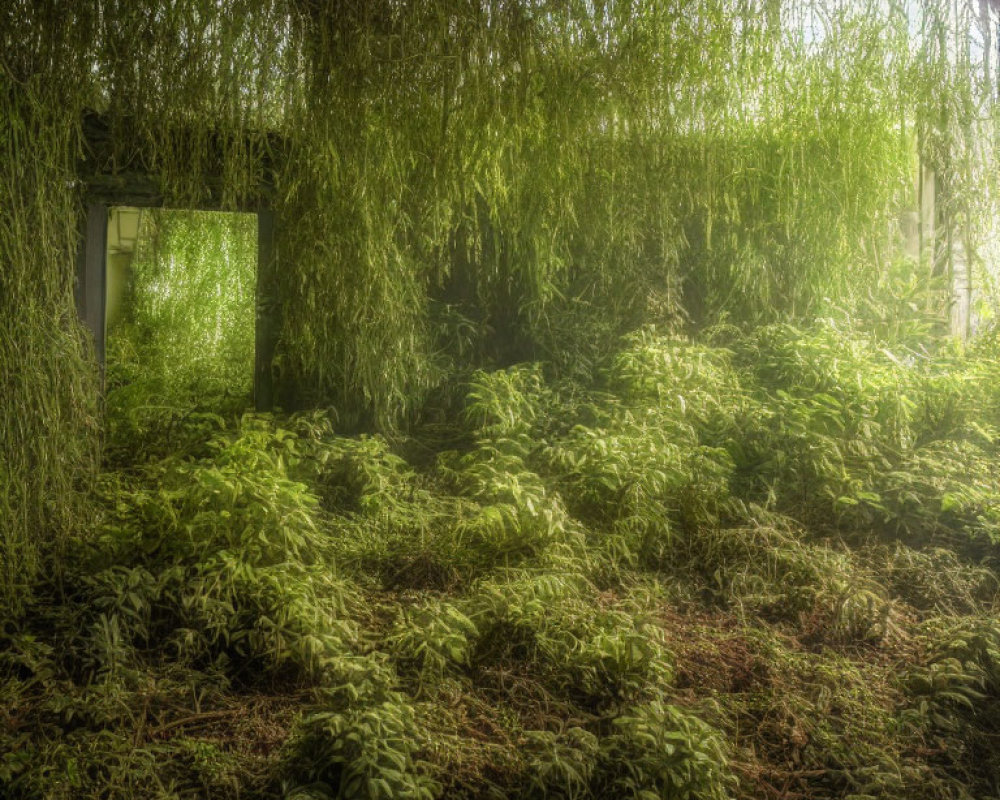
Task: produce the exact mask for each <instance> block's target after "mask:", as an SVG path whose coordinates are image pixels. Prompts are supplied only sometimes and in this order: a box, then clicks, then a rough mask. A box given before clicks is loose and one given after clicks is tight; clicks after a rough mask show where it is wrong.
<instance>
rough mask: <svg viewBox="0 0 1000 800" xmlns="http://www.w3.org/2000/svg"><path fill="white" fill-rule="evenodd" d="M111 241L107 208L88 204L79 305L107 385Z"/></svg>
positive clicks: (79, 264) (80, 257)
mask: <svg viewBox="0 0 1000 800" xmlns="http://www.w3.org/2000/svg"><path fill="white" fill-rule="evenodd" d="M107 238H108V207H107V206H106V205H105V204H104V203H88V204H87V211H86V219H85V221H84V226H83V241H81V242H80V249H79V251H78V254H77V267H76V303H77V310H78V311H79V314H80V319H81V320H82V321H83V323H84V325H86V327H87V329H88V330H89V331H90V332H91V334H92V335H93V337H94V355H95V356H96V357H97V363H98V366H99V367H100V379H101V386H102V388H103V385H104V351H105V346H104V342H105V308H106V304H107V288H106V266H105V250H106V249H107Z"/></svg>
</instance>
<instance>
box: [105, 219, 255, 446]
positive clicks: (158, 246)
mask: <svg viewBox="0 0 1000 800" xmlns="http://www.w3.org/2000/svg"><path fill="white" fill-rule="evenodd" d="M258 249H259V248H258V220H257V215H256V214H252V213H226V212H220V211H193V210H188V209H166V208H155V207H153V208H137V207H130V206H111V207H109V208H108V210H107V228H106V237H105V253H104V263H105V274H104V298H103V299H104V367H105V374H104V380H105V408H106V412H107V414H106V419H107V441H106V454H107V455H109V456H110V457H112V460H114V452H115V451H116V450H121V451H122V453H121V455H122V456H123V457H126V456H127V457H128V459H129V460H133V459H134V458H135V457H136V456H137V455H140V454H139V453H138V452H137V451H148V452H144V453H143V455H146V456H156V455H158V452H157V451H159V449H160V446H163V447H169V448H175V447H176V446H177V445H178V444H183V443H182V442H180V443H179V442H177V441H176V438H177V437H178V436H181V437H183V436H184V434H185V431H188V430H189V429H191V428H192V427H194V428H195V429H197V428H199V426H201V427H212V426H213V425H214V424H216V423H218V424H220V425H221V424H223V423H224V421H225V420H226V419H227V418H231V417H232V416H233V415H234V414H239V413H242V412H243V411H245V410H247V409H249V408H251V407H252V406H253V403H254V375H255V349H256V348H255V325H256V298H257V272H258V270H257V262H258ZM190 432H191V433H195V432H197V433H198V436H199V437H201V434H203V433H204V431H203V430H201V431H190Z"/></svg>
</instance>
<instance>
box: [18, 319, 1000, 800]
mask: <svg viewBox="0 0 1000 800" xmlns="http://www.w3.org/2000/svg"><path fill="white" fill-rule="evenodd" d="M998 352H1000V348H998V347H997V346H996V344H995V343H988V342H981V343H980V344H979V345H977V346H976V348H973V349H970V350H969V351H967V352H959V351H958V350H956V349H955V348H954V347H950V346H948V345H945V344H942V345H941V347H940V348H939V349H938V351H937V352H936V353H934V354H933V355H930V354H929V353H928V352H927V351H926V350H922V349H920V348H917V347H906V346H904V345H902V344H899V343H898V342H897V343H889V342H885V341H880V340H878V339H877V338H875V337H872V336H867V335H862V334H859V333H855V332H850V331H846V330H842V329H838V328H837V326H835V325H833V324H832V323H823V324H819V325H817V326H816V327H814V328H810V329H796V328H793V327H790V326H785V325H781V326H770V327H766V328H761V329H759V330H757V331H755V332H753V333H750V334H741V333H739V332H737V331H735V330H726V329H719V330H715V331H713V332H711V334H710V335H706V336H705V337H703V338H702V339H700V340H699V341H697V342H694V341H691V340H689V339H686V338H683V337H679V336H670V335H664V334H659V333H657V332H656V331H655V330H652V329H647V330H643V331H640V332H638V333H635V334H633V335H631V336H629V337H627V338H626V339H625V340H623V342H622V346H621V349H620V350H619V352H618V353H617V354H616V355H615V357H614V358H612V359H609V360H608V362H607V363H606V364H603V365H601V367H600V369H598V370H596V371H595V374H594V375H593V376H592V378H591V379H589V380H587V381H579V380H578V381H565V380H555V379H553V378H551V376H549V375H548V374H547V371H546V369H545V367H544V366H543V365H538V364H525V365H518V366H514V367H510V368H507V369H504V370H496V371H492V372H486V371H479V372H476V373H474V374H471V375H469V376H468V380H467V381H466V382H465V383H464V384H463V387H462V390H461V393H460V396H459V398H458V400H457V402H456V403H454V404H453V405H454V407H453V408H451V409H450V410H440V411H439V412H438V413H437V415H436V416H435V415H433V414H431V413H428V414H426V415H425V417H424V420H423V422H421V423H418V424H416V425H415V426H414V427H413V428H412V429H411V430H410V432H409V433H407V434H406V435H403V434H398V435H395V436H380V435H357V436H346V435H341V434H338V433H336V432H335V431H336V418H335V415H333V414H332V412H323V411H315V412H310V413H304V414H297V415H292V416H282V415H259V414H247V415H244V416H243V417H242V418H240V419H239V420H238V421H237V420H232V421H227V420H226V419H224V418H222V417H220V416H218V415H216V414H213V413H210V412H208V411H205V410H201V411H198V410H191V409H188V410H185V411H184V412H183V413H178V414H176V415H174V416H173V417H172V418H171V419H170V420H169V424H167V421H165V419H164V418H163V417H162V416H161V417H160V418H159V419H158V420H157V419H153V418H144V417H142V416H141V415H140V414H139V413H138V412H136V413H137V415H136V416H134V417H133V418H131V419H130V420H129V421H128V424H126V423H125V422H122V423H121V425H120V427H119V429H118V431H117V433H115V436H116V437H117V438H116V440H115V442H114V443H113V444H112V445H109V447H108V449H107V465H106V469H105V471H104V472H103V473H102V475H101V476H100V480H99V482H98V485H97V486H96V488H95V489H94V505H95V507H96V509H97V510H96V511H95V515H94V520H93V524H92V526H91V529H90V530H88V532H87V535H85V536H81V537H79V538H78V539H75V540H74V541H72V542H71V543H70V544H69V545H68V551H67V552H66V553H65V554H64V559H63V561H64V563H65V564H66V566H65V568H64V569H62V570H61V571H59V572H57V573H53V574H52V575H50V576H49V577H48V579H47V580H46V581H45V582H44V583H43V584H42V585H41V586H39V587H38V590H37V592H36V593H35V595H34V596H33V597H32V598H31V600H30V601H29V602H28V604H27V606H26V608H25V609H24V612H23V614H22V615H21V616H20V617H18V618H16V619H7V620H4V622H3V625H2V626H0V796H2V797H5V798H10V800H19V799H20V798H53V799H55V798H59V799H60V800H62V799H63V798H248V799H251V800H252V799H253V798H271V797H285V798H289V800H293V799H294V800H307V799H309V800H321V799H322V798H332V797H345V798H372V799H375V798H382V799H385V800H388V799H389V798H393V799H400V800H403V799H406V798H438V797H440V798H461V797H468V798H506V797H523V798H546V797H549V798H574V799H582V798H640V799H641V800H653V798H671V799H681V800H682V799H684V798H692V799H693V798H706V799H709V800H717V799H720V798H727V797H734V798H773V799H774V800H778V799H779V798H781V799H783V800H793V799H797V798H803V799H804V798H817V799H818V798H852V799H853V800H861V798H910V799H912V798H942V799H943V798H956V800H957V799H958V798H989V797H997V796H1000V755H998V753H1000V750H998V747H997V743H998V742H1000V617H998V614H997V611H998V598H1000V580H998V573H997V563H998V561H997V557H998V555H1000V469H998V467H1000V361H998V358H997V353H998Z"/></svg>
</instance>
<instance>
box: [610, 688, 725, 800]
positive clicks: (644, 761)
mask: <svg viewBox="0 0 1000 800" xmlns="http://www.w3.org/2000/svg"><path fill="white" fill-rule="evenodd" d="M614 725H615V733H613V734H611V735H610V736H608V737H607V738H606V739H605V740H604V741H603V742H602V743H601V746H602V755H603V756H604V758H605V759H607V761H608V762H609V763H610V764H611V765H612V767H611V769H612V770H613V774H615V777H614V779H613V781H612V782H611V783H610V785H609V789H610V791H612V792H614V793H616V794H617V795H618V796H620V797H633V798H637V800H654V798H673V797H676V798H684V799H685V800H694V799H695V798H712V800H723V799H724V798H727V797H730V796H731V794H730V787H731V784H732V779H731V776H730V775H729V773H728V771H727V768H726V767H727V757H726V747H725V745H724V743H723V740H722V737H721V736H720V735H719V732H718V731H716V730H715V729H713V728H712V727H711V726H710V725H708V724H706V723H705V722H704V721H702V720H701V719H699V718H698V717H697V716H695V715H694V714H692V713H690V712H687V711H685V710H683V709H681V708H678V707H676V706H672V705H669V704H666V703H663V702H661V701H658V700H653V701H650V702H649V703H645V704H642V705H638V706H634V707H632V708H629V709H626V710H625V712H624V713H623V714H622V715H621V716H620V717H617V718H616V719H615V720H614Z"/></svg>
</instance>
